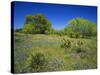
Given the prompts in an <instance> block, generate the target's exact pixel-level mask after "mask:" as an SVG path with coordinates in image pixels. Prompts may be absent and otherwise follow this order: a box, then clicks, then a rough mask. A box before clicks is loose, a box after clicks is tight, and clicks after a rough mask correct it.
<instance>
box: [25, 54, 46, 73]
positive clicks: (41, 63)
mask: <svg viewBox="0 0 100 75" xmlns="http://www.w3.org/2000/svg"><path fill="white" fill-rule="evenodd" d="M27 63H28V68H29V71H30V72H42V71H45V67H46V64H47V62H46V58H45V56H44V54H42V53H36V54H31V55H30V56H29V57H28V59H27Z"/></svg>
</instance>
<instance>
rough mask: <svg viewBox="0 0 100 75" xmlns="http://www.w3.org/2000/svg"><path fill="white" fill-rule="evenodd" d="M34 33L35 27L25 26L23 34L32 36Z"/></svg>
mask: <svg viewBox="0 0 100 75" xmlns="http://www.w3.org/2000/svg"><path fill="white" fill-rule="evenodd" d="M33 31H34V25H31V24H25V25H24V26H23V29H22V32H24V33H29V34H32V33H33Z"/></svg>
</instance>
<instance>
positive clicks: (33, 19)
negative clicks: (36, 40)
mask: <svg viewBox="0 0 100 75" xmlns="http://www.w3.org/2000/svg"><path fill="white" fill-rule="evenodd" d="M22 29H23V32H24V33H39V34H45V33H46V32H49V31H50V29H51V23H50V22H49V21H48V20H47V19H46V17H45V16H44V15H42V14H36V15H34V16H32V15H27V16H26V20H25V24H24V26H23V28H22Z"/></svg>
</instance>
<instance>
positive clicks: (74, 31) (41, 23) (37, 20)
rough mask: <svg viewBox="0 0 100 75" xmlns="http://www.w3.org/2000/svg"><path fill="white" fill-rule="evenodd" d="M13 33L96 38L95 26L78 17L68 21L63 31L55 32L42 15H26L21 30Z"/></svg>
mask: <svg viewBox="0 0 100 75" xmlns="http://www.w3.org/2000/svg"><path fill="white" fill-rule="evenodd" d="M15 31H16V32H22V33H27V34H57V35H68V36H70V37H73V38H79V37H85V36H96V35H97V26H96V24H95V23H93V22H91V21H89V20H86V19H83V18H79V17H78V18H74V19H72V20H69V21H68V24H67V25H66V26H65V27H64V29H62V30H55V29H53V28H52V25H51V23H50V22H49V21H48V20H47V18H46V17H45V16H44V15H43V14H36V15H34V16H32V15H27V16H26V18H25V23H24V25H23V27H22V28H21V29H16V30H15Z"/></svg>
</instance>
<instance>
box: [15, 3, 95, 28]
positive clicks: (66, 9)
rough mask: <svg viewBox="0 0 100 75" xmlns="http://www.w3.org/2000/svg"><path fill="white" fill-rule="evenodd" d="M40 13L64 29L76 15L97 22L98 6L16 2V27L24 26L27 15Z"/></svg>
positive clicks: (56, 26) (55, 25)
mask: <svg viewBox="0 0 100 75" xmlns="http://www.w3.org/2000/svg"><path fill="white" fill-rule="evenodd" d="M38 13H42V14H43V15H45V17H46V18H47V19H48V20H49V21H50V22H51V23H52V27H53V28H55V29H63V28H64V27H65V26H66V25H67V23H68V21H69V20H71V19H73V18H76V17H81V18H84V19H87V20H90V21H92V22H94V23H96V24H97V8H96V7H95V6H79V5H62V4H45V3H31V2H14V29H16V28H21V27H22V26H23V24H24V22H25V16H26V15H28V14H31V15H35V14H38Z"/></svg>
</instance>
